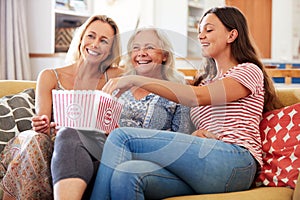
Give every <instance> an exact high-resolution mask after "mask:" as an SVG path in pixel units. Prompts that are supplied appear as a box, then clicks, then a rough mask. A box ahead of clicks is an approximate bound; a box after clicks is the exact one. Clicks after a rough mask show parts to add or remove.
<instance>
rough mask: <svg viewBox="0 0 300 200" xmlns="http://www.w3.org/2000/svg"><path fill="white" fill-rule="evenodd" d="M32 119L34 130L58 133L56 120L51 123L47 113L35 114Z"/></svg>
mask: <svg viewBox="0 0 300 200" xmlns="http://www.w3.org/2000/svg"><path fill="white" fill-rule="evenodd" d="M31 120H32V122H31V125H32V129H33V130H34V131H36V132H39V133H45V134H51V135H52V134H56V132H57V130H56V124H55V123H54V122H51V123H50V120H49V118H48V116H47V115H41V116H33V117H32V119H31ZM49 130H50V131H49Z"/></svg>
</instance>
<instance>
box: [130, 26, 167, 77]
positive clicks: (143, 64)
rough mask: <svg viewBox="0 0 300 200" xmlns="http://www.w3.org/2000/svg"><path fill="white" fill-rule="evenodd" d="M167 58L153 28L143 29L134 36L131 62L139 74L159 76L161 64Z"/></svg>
mask: <svg viewBox="0 0 300 200" xmlns="http://www.w3.org/2000/svg"><path fill="white" fill-rule="evenodd" d="M166 60H167V53H166V52H164V51H163V49H162V47H161V42H160V40H159V38H158V36H157V34H156V32H155V31H154V30H143V31H141V32H139V33H137V35H136V36H135V37H134V40H133V43H132V52H131V62H132V64H133V66H134V68H135V70H136V72H137V74H139V75H145V76H151V77H157V76H161V64H162V63H163V62H165V61H166Z"/></svg>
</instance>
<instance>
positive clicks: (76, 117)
mask: <svg viewBox="0 0 300 200" xmlns="http://www.w3.org/2000/svg"><path fill="white" fill-rule="evenodd" d="M52 98H53V116H54V121H55V122H56V123H57V125H58V126H59V127H72V128H77V129H83V130H94V129H98V130H100V131H102V132H110V131H112V130H113V129H114V128H115V127H116V125H117V123H118V121H119V118H120V114H121V111H122V105H123V104H122V103H120V102H119V101H117V100H116V99H115V98H113V97H112V96H110V95H108V94H105V93H103V92H101V91H98V90H52Z"/></svg>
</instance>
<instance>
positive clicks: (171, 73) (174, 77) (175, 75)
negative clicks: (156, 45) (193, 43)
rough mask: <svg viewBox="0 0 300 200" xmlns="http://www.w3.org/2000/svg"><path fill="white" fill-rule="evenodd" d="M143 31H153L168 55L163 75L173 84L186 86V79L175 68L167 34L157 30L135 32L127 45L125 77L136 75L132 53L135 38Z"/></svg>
mask: <svg viewBox="0 0 300 200" xmlns="http://www.w3.org/2000/svg"><path fill="white" fill-rule="evenodd" d="M143 31H153V32H154V33H155V34H156V36H157V38H158V39H159V42H160V46H161V48H162V50H163V53H164V54H165V55H167V60H166V61H165V62H163V63H162V75H163V77H164V79H165V80H169V81H172V82H177V83H183V84H186V81H185V79H184V75H183V74H182V73H181V72H179V71H177V70H176V68H175V58H174V54H173V47H172V44H171V42H170V41H169V39H168V37H167V36H166V34H165V33H164V32H163V31H162V30H160V29H156V28H150V27H149V28H140V29H137V30H135V32H134V33H133V34H132V36H131V37H130V38H129V40H128V43H127V55H126V56H125V59H124V64H125V67H126V70H125V74H124V75H130V74H136V70H135V68H134V67H133V65H132V62H131V52H132V44H133V42H134V39H135V36H136V35H137V34H139V33H141V32H143Z"/></svg>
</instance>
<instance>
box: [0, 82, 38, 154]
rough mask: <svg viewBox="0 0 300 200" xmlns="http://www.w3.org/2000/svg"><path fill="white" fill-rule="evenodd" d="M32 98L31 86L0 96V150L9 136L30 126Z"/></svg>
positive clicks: (32, 109)
mask: <svg viewBox="0 0 300 200" xmlns="http://www.w3.org/2000/svg"><path fill="white" fill-rule="evenodd" d="M34 99H35V94H34V89H33V88H30V89H26V90H24V91H23V92H20V93H18V94H15V95H10V96H4V97H2V98H0V152H1V151H2V150H3V149H4V147H5V145H6V144H7V142H8V141H9V140H10V139H11V138H13V137H15V136H16V135H17V134H19V133H20V132H22V131H25V130H29V129H31V128H32V127H31V117H32V116H33V115H34V113H35V109H34Z"/></svg>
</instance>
